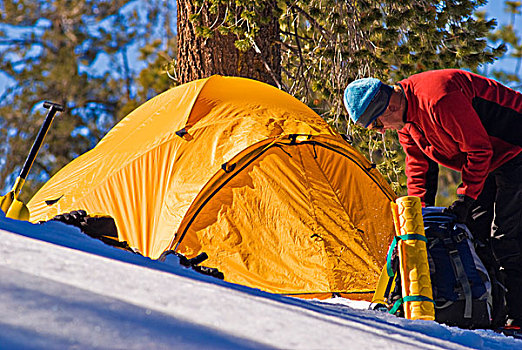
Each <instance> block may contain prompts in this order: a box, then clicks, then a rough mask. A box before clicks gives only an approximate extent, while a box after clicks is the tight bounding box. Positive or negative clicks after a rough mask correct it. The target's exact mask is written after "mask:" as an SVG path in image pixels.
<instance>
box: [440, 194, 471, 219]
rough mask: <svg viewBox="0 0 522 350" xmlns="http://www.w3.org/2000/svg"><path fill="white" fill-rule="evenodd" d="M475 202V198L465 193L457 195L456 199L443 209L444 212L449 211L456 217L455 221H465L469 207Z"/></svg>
mask: <svg viewBox="0 0 522 350" xmlns="http://www.w3.org/2000/svg"><path fill="white" fill-rule="evenodd" d="M473 203H475V200H474V199H473V198H471V197H468V196H466V195H459V196H458V199H457V200H456V201H455V202H453V204H452V205H450V206H449V207H448V208H446V209H444V213H450V214H453V215H455V216H456V217H457V222H459V223H465V222H466V218H467V217H468V212H469V208H470V207H471V205H472V204H473Z"/></svg>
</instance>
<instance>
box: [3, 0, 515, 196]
mask: <svg viewBox="0 0 522 350" xmlns="http://www.w3.org/2000/svg"><path fill="white" fill-rule="evenodd" d="M179 3H186V1H184V2H178V4H179ZM484 3H485V1H483V0H448V1H442V2H441V1H434V0H422V1H421V0H412V1H409V2H406V3H405V2H397V1H392V0H385V1H374V0H362V1H361V0H358V1H352V0H347V1H333V0H310V1H290V0H278V1H270V2H269V4H270V6H271V7H270V9H267V5H266V4H261V2H257V1H251V0H234V1H231V0H230V1H229V0H205V1H201V0H200V1H198V0H195V1H194V2H193V4H194V5H195V7H196V12H195V13H194V14H198V13H201V11H202V10H203V9H204V10H205V11H206V12H205V16H206V17H205V18H206V22H205V21H202V16H197V15H192V16H190V17H189V19H188V21H190V25H192V26H193V27H194V28H195V30H196V31H197V32H198V35H199V36H203V37H205V38H207V39H208V40H211V38H212V37H214V36H220V35H228V36H230V35H231V36H233V37H234V46H233V47H232V49H234V50H238V52H240V53H241V52H249V51H252V50H254V51H256V49H257V51H256V52H258V51H259V48H260V47H261V48H264V47H271V46H270V45H278V46H280V52H279V53H280V55H281V58H280V65H281V67H280V70H281V73H280V78H279V77H277V78H279V79H280V81H278V82H276V83H274V82H273V81H272V82H270V83H272V84H274V85H277V86H281V88H282V89H284V90H285V91H287V92H289V93H290V94H292V95H294V96H295V97H297V98H299V99H300V100H302V101H303V102H305V103H307V104H308V105H309V106H310V107H312V108H313V109H314V110H316V111H317V112H318V113H319V114H320V115H321V116H322V117H323V118H325V120H327V121H328V122H329V123H331V124H332V125H333V126H334V127H336V128H337V130H339V131H340V132H341V133H343V134H345V135H346V136H347V139H348V140H350V142H351V143H352V144H353V145H354V146H355V147H356V148H358V149H359V150H361V151H362V152H363V153H364V154H365V155H366V156H367V157H368V158H369V159H370V160H371V161H372V162H374V163H376V164H377V166H378V168H379V170H380V171H381V172H382V173H383V175H385V177H386V178H387V179H388V181H389V182H390V183H391V184H392V186H393V188H394V189H395V190H396V192H397V193H398V194H404V193H405V186H404V185H405V178H404V169H403V166H404V155H403V153H402V151H401V149H400V146H399V145H398V142H397V137H396V134H395V133H391V132H388V133H387V134H386V136H382V135H380V134H377V133H373V132H368V131H367V130H363V129H361V128H358V127H357V126H354V125H352V124H350V123H348V122H347V116H346V112H345V111H344V108H343V106H342V92H343V90H344V88H345V86H346V84H348V83H349V82H350V81H352V80H354V79H358V78H361V77H367V76H375V77H378V78H380V79H382V80H383V81H385V82H388V83H393V82H395V81H398V80H400V79H402V78H405V77H407V76H409V75H411V74H413V73H416V72H420V71H424V70H429V69H438V68H450V67H455V68H466V69H470V70H473V71H477V72H479V73H481V74H484V75H488V76H493V77H495V78H497V79H499V80H502V81H503V82H504V83H506V84H508V85H510V86H512V87H514V88H520V76H521V71H520V70H521V68H520V60H521V57H522V54H521V46H520V45H521V41H520V39H519V37H518V36H519V35H520V34H519V33H518V32H517V31H516V28H517V27H516V21H517V20H518V21H520V2H519V1H505V6H506V8H508V9H509V11H511V12H510V14H511V16H510V17H509V18H510V19H509V22H508V23H501V25H500V26H496V21H495V20H492V19H490V16H489V15H488V14H485V13H476V14H474V13H475V11H476V10H477V9H478V8H479V7H480V6H481V5H483V4H484ZM267 11H269V12H268V13H271V15H272V16H276V17H277V18H279V31H280V35H279V40H275V42H268V43H267V42H260V41H262V40H272V39H266V38H263V37H262V36H260V35H259V33H260V30H261V29H262V28H263V26H265V25H266V24H267V23H268V18H267ZM175 14H176V3H175V2H174V0H167V1H162V0H154V1H147V2H145V1H138V0H134V1H124V0H114V1H106V0H97V1H94V0H76V1H71V0H52V1H39V0H31V1H29V0H18V1H16V0H14V1H12V0H11V1H6V0H0V23H1V24H0V72H1V73H0V79H5V80H7V77H8V78H9V81H10V82H11V84H9V87H8V88H7V89H5V90H4V91H3V94H2V98H1V99H0V143H1V147H0V183H2V184H5V186H6V188H5V189H6V190H7V189H9V187H10V186H12V184H13V182H14V178H15V177H16V176H17V174H18V172H19V169H20V168H21V166H22V165H23V161H24V160H25V157H26V155H27V154H28V152H29V148H30V145H31V143H32V140H33V139H34V138H35V135H36V133H37V131H38V129H39V127H40V125H41V122H42V121H43V116H44V112H45V110H43V108H41V102H43V101H44V100H52V101H55V102H60V103H63V104H65V106H66V112H65V113H63V114H62V115H60V116H58V117H57V118H56V120H55V123H54V124H53V127H52V129H51V131H50V132H49V134H48V137H47V139H46V144H45V146H44V148H43V149H42V150H41V152H40V155H39V156H38V159H37V161H36V163H35V165H34V166H33V169H32V171H31V174H30V177H29V181H28V183H27V185H26V187H24V190H23V191H22V200H27V199H28V198H30V197H31V196H32V194H34V192H35V191H36V190H37V189H38V187H39V186H40V185H41V184H42V182H44V181H45V180H47V179H48V178H49V177H50V176H52V175H53V174H54V173H55V172H56V171H58V170H59V169H60V168H61V167H62V166H63V165H65V164H67V163H68V162H69V161H70V160H72V159H73V158H75V157H76V156H78V155H79V154H81V153H83V152H85V151H87V150H88V149H90V148H92V147H93V146H94V145H95V144H96V142H97V141H98V140H99V139H100V138H101V137H103V135H104V134H105V133H106V132H107V131H108V130H109V129H110V128H111V127H112V126H113V125H114V124H115V123H116V122H117V121H118V120H119V119H121V118H122V117H123V116H125V115H126V114H128V113H129V112H130V111H132V110H133V109H134V108H135V107H137V106H138V105H140V104H141V103H143V102H144V101H145V100H147V99H149V98H151V97H152V96H154V95H156V94H158V93H160V92H162V91H165V90H166V89H168V88H169V87H171V86H174V85H176V84H178V78H177V76H178V73H179V68H180V67H178V65H177V60H176V54H177V38H176V35H175V34H176V33H175V29H173V28H174V27H175V24H176V23H175V22H176V21H175V19H174V18H175V17H174V16H175ZM212 19H214V20H212ZM272 19H273V18H272ZM188 24H189V23H178V26H179V25H188ZM185 45H186V44H185ZM203 45H204V41H203ZM506 49H509V51H507V52H508V53H507V55H510V57H511V56H512V57H513V58H515V59H517V61H516V62H518V64H517V65H515V67H512V68H511V67H510V69H507V70H506V69H498V68H495V69H489V65H486V63H488V62H492V61H493V60H494V59H495V58H497V57H500V58H502V57H503V55H505V52H506ZM227 50H230V48H227ZM136 52H138V54H136ZM259 54H260V55H263V52H259ZM245 56H246V55H245ZM264 60H265V61H266V56H265V58H264ZM205 73H209V74H211V73H212V72H210V71H209V72H202V74H203V75H204V74H205ZM273 77H274V75H273V74H272V75H271V78H273ZM517 84H518V85H517ZM0 85H1V84H0ZM441 175H442V176H441V177H440V184H441V185H440V187H441V191H440V194H441V196H439V198H438V203H437V204H439V205H445V204H447V202H448V201H450V200H451V196H452V194H453V193H454V191H455V190H454V188H455V187H456V183H458V181H459V179H458V175H456V174H455V173H454V172H449V171H447V170H445V169H443V171H442V173H441Z"/></svg>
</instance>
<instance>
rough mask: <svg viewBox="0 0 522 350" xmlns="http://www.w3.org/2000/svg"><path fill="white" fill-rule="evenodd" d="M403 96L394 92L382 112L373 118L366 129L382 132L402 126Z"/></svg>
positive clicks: (398, 128)
mask: <svg viewBox="0 0 522 350" xmlns="http://www.w3.org/2000/svg"><path fill="white" fill-rule="evenodd" d="M403 100H404V98H403V97H402V95H401V94H399V93H394V94H393V95H392V97H391V99H390V103H389V104H388V108H386V110H385V111H384V113H383V114H382V115H381V116H380V117H378V118H377V119H375V120H374V121H373V122H372V123H371V124H370V125H368V129H370V130H375V131H378V132H380V133H384V132H385V131H386V130H388V129H392V130H400V129H402V128H403V127H404V121H403V120H402V115H403V113H404V107H405V106H404V105H403Z"/></svg>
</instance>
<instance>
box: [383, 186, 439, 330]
mask: <svg viewBox="0 0 522 350" xmlns="http://www.w3.org/2000/svg"><path fill="white" fill-rule="evenodd" d="M396 203H397V204H392V213H393V220H394V223H395V228H396V233H397V235H398V236H399V237H400V241H399V261H400V264H399V266H400V272H401V284H402V300H403V302H404V317H405V318H407V319H411V320H434V319H435V307H434V304H433V292H432V289H431V279H430V268H429V264H428V252H427V249H426V235H425V233H424V222H423V219H422V204H421V201H420V198H418V197H414V196H405V197H401V198H398V199H397V200H396Z"/></svg>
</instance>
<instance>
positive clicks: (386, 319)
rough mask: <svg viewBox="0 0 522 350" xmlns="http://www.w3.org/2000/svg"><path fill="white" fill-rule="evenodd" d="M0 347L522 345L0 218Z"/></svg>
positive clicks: (70, 230)
mask: <svg viewBox="0 0 522 350" xmlns="http://www.w3.org/2000/svg"><path fill="white" fill-rule="evenodd" d="M0 241H1V242H2V243H1V244H0V276H1V278H0V310H1V315H2V316H1V317H0V348H1V349H270V348H277V349H401V350H402V349H404V350H405V349H469V348H472V349H515V348H521V349H522V341H521V340H516V339H513V338H510V337H505V336H503V335H500V334H496V333H494V332H492V331H486V330H477V331H469V330H462V329H459V328H455V327H447V326H444V325H440V324H437V323H435V322H430V321H412V320H406V319H400V318H397V317H395V316H392V315H388V314H386V313H382V312H379V311H372V310H367V306H368V304H367V303H366V302H356V301H350V300H347V299H343V298H334V299H329V300H327V301H319V300H301V299H296V298H289V297H283V296H279V295H274V294H270V293H266V292H262V291H260V290H257V289H252V288H248V287H244V286H239V285H235V284H232V283H228V282H224V281H220V280H218V279H215V278H212V277H208V276H204V275H201V274H198V273H196V272H194V271H192V270H190V269H187V268H184V267H182V266H180V265H179V264H178V263H177V261H170V262H169V261H168V262H159V261H154V260H151V259H148V258H144V257H142V256H140V255H137V254H133V253H130V252H127V251H123V250H119V249H116V248H113V247H109V246H107V245H105V244H103V243H102V242H100V241H97V240H95V239H92V238H90V237H88V236H86V235H84V234H82V233H81V232H80V231H79V230H78V229H76V228H74V227H71V226H67V225H64V224H62V223H58V222H48V223H44V224H31V223H27V222H21V221H16V220H11V219H7V218H5V217H0Z"/></svg>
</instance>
